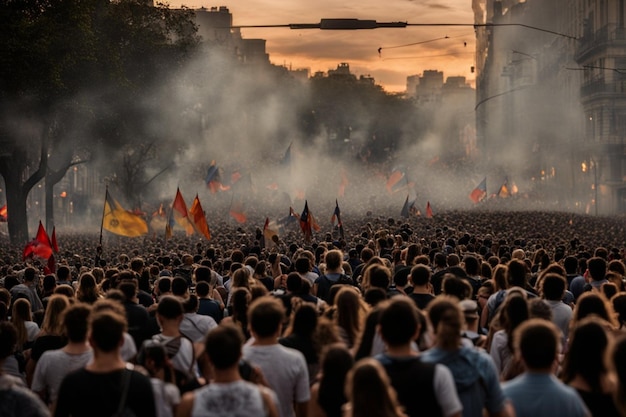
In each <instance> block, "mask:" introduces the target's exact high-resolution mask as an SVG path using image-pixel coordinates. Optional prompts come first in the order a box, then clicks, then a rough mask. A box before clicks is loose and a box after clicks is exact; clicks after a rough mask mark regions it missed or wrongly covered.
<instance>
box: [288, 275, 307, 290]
mask: <svg viewBox="0 0 626 417" xmlns="http://www.w3.org/2000/svg"><path fill="white" fill-rule="evenodd" d="M303 281H304V280H303V278H302V277H301V276H300V275H299V274H298V273H297V272H291V273H290V274H289V275H287V291H289V292H291V293H299V292H300V289H301V288H302V282H303Z"/></svg>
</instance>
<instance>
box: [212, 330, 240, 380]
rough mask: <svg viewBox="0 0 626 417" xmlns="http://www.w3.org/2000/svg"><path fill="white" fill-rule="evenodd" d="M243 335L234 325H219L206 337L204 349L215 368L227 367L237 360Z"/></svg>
mask: <svg viewBox="0 0 626 417" xmlns="http://www.w3.org/2000/svg"><path fill="white" fill-rule="evenodd" d="M243 341H244V337H243V334H242V332H241V329H240V328H239V327H237V326H234V325H228V324H226V325H221V326H218V327H216V328H215V329H213V330H212V331H211V332H210V333H209V334H208V335H207V337H206V342H205V345H204V346H205V351H206V353H207V355H208V357H209V360H210V361H211V363H212V364H213V366H214V367H215V368H216V369H219V370H224V369H228V368H230V367H232V366H234V365H236V364H237V363H238V362H239V358H240V357H241V346H242V345H243Z"/></svg>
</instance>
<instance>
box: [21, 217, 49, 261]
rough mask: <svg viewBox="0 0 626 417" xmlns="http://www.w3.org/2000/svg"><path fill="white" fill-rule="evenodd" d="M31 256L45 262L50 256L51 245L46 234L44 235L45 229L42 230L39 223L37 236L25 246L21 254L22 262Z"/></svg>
mask: <svg viewBox="0 0 626 417" xmlns="http://www.w3.org/2000/svg"><path fill="white" fill-rule="evenodd" d="M33 256H37V257H39V258H42V259H46V260H47V259H49V258H50V257H51V256H52V244H51V243H50V238H49V237H48V233H46V229H44V227H43V224H42V223H41V221H40V222H39V228H38V229H37V236H35V238H34V239H33V240H32V241H30V242H28V243H27V244H26V246H25V247H24V252H23V253H22V258H23V259H24V260H25V259H26V258H29V257H33Z"/></svg>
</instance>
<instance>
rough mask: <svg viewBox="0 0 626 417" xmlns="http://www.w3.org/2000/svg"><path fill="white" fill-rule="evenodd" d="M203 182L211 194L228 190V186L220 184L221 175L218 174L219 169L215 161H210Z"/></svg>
mask: <svg viewBox="0 0 626 417" xmlns="http://www.w3.org/2000/svg"><path fill="white" fill-rule="evenodd" d="M204 182H206V185H207V187H209V190H211V193H213V194H215V193H217V192H218V191H228V190H230V186H229V185H224V184H222V174H221V172H220V168H218V167H217V165H216V164H215V160H213V161H211V165H210V166H209V169H208V171H207V174H206V177H205V178H204Z"/></svg>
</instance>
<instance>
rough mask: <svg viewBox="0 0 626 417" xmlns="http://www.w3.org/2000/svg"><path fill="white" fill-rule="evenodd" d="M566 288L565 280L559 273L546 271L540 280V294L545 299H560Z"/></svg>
mask: <svg viewBox="0 0 626 417" xmlns="http://www.w3.org/2000/svg"><path fill="white" fill-rule="evenodd" d="M566 289H567V281H566V280H565V278H564V277H563V276H561V275H559V274H554V273H548V274H546V275H544V277H543V279H542V281H541V294H542V295H543V297H544V298H545V299H546V300H550V301H559V300H561V299H562V298H563V295H564V294H565V290H566Z"/></svg>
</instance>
